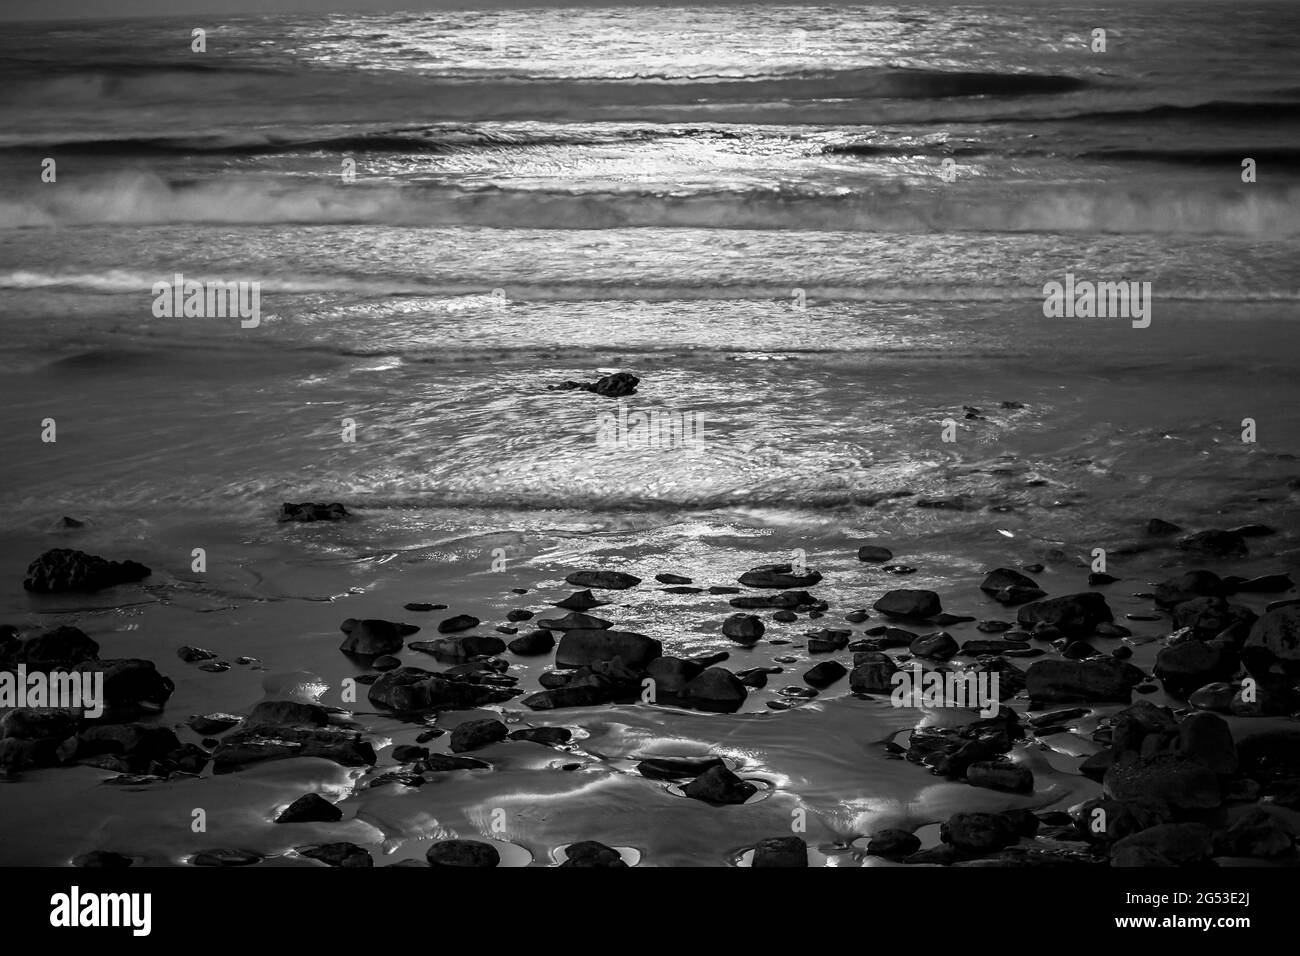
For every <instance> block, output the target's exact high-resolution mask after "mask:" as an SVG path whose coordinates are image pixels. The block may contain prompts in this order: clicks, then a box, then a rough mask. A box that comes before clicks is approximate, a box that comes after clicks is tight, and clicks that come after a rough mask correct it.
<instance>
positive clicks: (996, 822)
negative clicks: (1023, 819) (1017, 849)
mask: <svg viewBox="0 0 1300 956" xmlns="http://www.w3.org/2000/svg"><path fill="white" fill-rule="evenodd" d="M939 838H940V839H941V840H943V842H944V843H948V844H951V845H952V846H953V847H955V848H956V849H958V850H964V851H966V852H969V853H992V852H994V851H995V850H1001V849H1003V848H1005V847H1009V846H1012V845H1014V844H1015V843H1017V842H1019V840H1020V834H1019V832H1018V830H1017V828H1016V826H1015V824H1013V823H1012V821H1011V820H1010V819H1008V818H1007V817H1005V816H1003V815H1002V814H1000V813H954V814H953V815H952V816H951V817H949V818H948V822H947V823H944V824H943V825H942V826H941V827H940V828H939Z"/></svg>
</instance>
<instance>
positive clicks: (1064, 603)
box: [1016, 591, 1114, 637]
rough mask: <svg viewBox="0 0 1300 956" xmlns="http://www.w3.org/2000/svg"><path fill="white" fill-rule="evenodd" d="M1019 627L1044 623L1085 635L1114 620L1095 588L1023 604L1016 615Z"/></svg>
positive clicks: (1071, 635) (1068, 631) (1067, 633)
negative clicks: (1099, 625)
mask: <svg viewBox="0 0 1300 956" xmlns="http://www.w3.org/2000/svg"><path fill="white" fill-rule="evenodd" d="M1016 620H1017V621H1018V622H1019V623H1020V625H1021V626H1022V627H1030V626H1033V625H1036V624H1047V625H1050V626H1052V627H1055V628H1057V629H1059V630H1060V631H1061V633H1063V634H1065V635H1067V636H1069V637H1088V636H1089V635H1091V634H1092V633H1093V630H1094V629H1095V628H1096V626H1097V625H1098V624H1102V623H1107V624H1109V623H1110V622H1111V621H1113V620H1114V615H1113V614H1112V613H1111V610H1110V607H1109V606H1108V605H1107V604H1106V598H1105V596H1104V595H1102V594H1100V593H1099V592H1097V591H1084V592H1082V593H1080V594H1067V595H1064V596H1063V597H1055V598H1048V599H1047V600H1045V601H1035V602H1034V603H1033V604H1026V605H1025V606H1024V607H1022V608H1021V609H1020V610H1019V611H1018V612H1017V614H1016Z"/></svg>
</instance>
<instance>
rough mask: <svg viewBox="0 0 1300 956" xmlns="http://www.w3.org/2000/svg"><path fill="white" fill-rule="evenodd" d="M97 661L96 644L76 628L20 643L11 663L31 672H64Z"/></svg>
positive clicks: (42, 635)
mask: <svg viewBox="0 0 1300 956" xmlns="http://www.w3.org/2000/svg"><path fill="white" fill-rule="evenodd" d="M98 657H99V645H98V644H96V643H95V642H94V641H93V640H91V639H90V638H89V637H87V636H86V635H85V634H84V633H83V632H82V631H80V630H78V629H77V628H75V627H67V626H64V627H56V628H54V629H53V630H49V631H45V632H44V633H42V634H37V635H35V636H33V637H28V638H25V639H23V640H22V641H20V642H19V644H18V646H17V648H16V649H15V650H14V651H13V658H12V659H13V662H14V663H15V664H26V665H27V668H28V670H29V671H30V670H56V669H66V668H69V667H72V666H73V665H75V664H80V663H81V662H83V661H94V660H96V659H97V658H98Z"/></svg>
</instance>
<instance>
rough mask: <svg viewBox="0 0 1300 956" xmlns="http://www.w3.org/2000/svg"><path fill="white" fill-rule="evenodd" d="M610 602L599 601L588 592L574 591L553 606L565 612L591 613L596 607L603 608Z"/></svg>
mask: <svg viewBox="0 0 1300 956" xmlns="http://www.w3.org/2000/svg"><path fill="white" fill-rule="evenodd" d="M608 603H609V602H608V601H598V600H596V597H595V596H594V595H593V594H592V593H591V591H590V590H587V591H574V592H573V593H572V594H570V595H569V596H568V597H566V598H565V599H564V600H563V601H556V602H555V604H554V605H553V606H554V607H558V608H560V609H561V610H564V611H590V610H591V609H592V608H595V607H602V606H604V605H606V604H608Z"/></svg>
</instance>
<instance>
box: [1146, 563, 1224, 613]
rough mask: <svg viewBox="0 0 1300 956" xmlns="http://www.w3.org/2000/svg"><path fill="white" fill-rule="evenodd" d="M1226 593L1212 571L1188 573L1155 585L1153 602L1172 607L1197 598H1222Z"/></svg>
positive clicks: (1221, 581) (1222, 584) (1218, 578)
mask: <svg viewBox="0 0 1300 956" xmlns="http://www.w3.org/2000/svg"><path fill="white" fill-rule="evenodd" d="M1226 593H1227V588H1226V587H1225V586H1224V583H1223V580H1222V579H1221V578H1220V577H1219V576H1218V575H1217V574H1215V573H1214V572H1213V571H1188V572H1186V573H1184V574H1180V575H1178V577H1176V578H1169V579H1167V580H1164V581H1161V582H1160V583H1159V584H1157V585H1156V590H1155V602H1156V603H1157V604H1159V605H1160V606H1161V607H1173V606H1174V605H1176V604H1182V603H1183V602H1184V601H1190V600H1192V598H1198V597H1222V596H1223V595H1224V594H1226Z"/></svg>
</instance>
